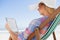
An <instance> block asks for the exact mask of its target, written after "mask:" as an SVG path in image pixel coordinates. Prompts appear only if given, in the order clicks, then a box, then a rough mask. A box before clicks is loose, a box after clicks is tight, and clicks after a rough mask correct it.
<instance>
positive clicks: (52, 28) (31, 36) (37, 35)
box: [27, 7, 60, 40]
mask: <svg viewBox="0 0 60 40" xmlns="http://www.w3.org/2000/svg"><path fill="white" fill-rule="evenodd" d="M59 12H60V7H58V8H57V9H56V10H55V11H54V14H53V15H51V17H49V18H48V19H47V20H45V21H44V23H42V24H41V25H40V26H39V28H36V29H35V31H34V32H33V33H31V34H30V36H29V37H28V39H27V40H32V38H33V37H34V36H36V40H45V39H47V38H48V37H49V35H50V34H51V33H52V32H53V37H54V40H56V37H55V33H54V29H55V28H56V26H57V23H58V22H59V20H60V18H59V17H60V13H59ZM57 14H58V16H57ZM56 16H57V17H56ZM53 19H54V21H53V22H52V24H51V26H50V27H49V28H48V31H47V32H46V34H45V35H44V36H43V37H42V38H40V36H39V35H40V33H39V30H41V29H42V28H43V27H44V26H45V25H46V24H47V23H49V22H50V21H52V20H53Z"/></svg>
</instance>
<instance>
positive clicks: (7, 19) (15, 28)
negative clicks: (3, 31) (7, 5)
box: [6, 18, 18, 32]
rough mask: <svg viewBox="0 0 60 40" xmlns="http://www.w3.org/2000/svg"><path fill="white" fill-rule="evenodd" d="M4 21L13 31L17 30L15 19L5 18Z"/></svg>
mask: <svg viewBox="0 0 60 40" xmlns="http://www.w3.org/2000/svg"><path fill="white" fill-rule="evenodd" d="M6 22H7V23H8V24H9V26H10V28H11V30H12V31H13V32H18V27H17V24H16V20H15V19H13V18H6Z"/></svg>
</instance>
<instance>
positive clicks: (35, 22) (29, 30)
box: [18, 16, 51, 40]
mask: <svg viewBox="0 0 60 40" xmlns="http://www.w3.org/2000/svg"><path fill="white" fill-rule="evenodd" d="M47 18H48V17H46V16H44V17H42V18H38V19H34V20H32V21H31V23H30V24H29V26H28V28H26V30H25V31H24V32H22V33H20V34H18V39H19V40H27V38H28V36H29V35H30V34H31V33H32V32H34V30H35V29H36V28H37V27H39V25H40V24H41V23H42V22H44V20H46V19H47ZM50 24H51V22H50V23H48V24H47V25H46V26H45V27H44V28H43V29H42V30H40V34H41V35H40V36H41V37H42V36H43V35H44V34H45V33H46V31H47V29H48V28H49V26H50ZM32 40H36V38H35V37H34V38H33V39H32Z"/></svg>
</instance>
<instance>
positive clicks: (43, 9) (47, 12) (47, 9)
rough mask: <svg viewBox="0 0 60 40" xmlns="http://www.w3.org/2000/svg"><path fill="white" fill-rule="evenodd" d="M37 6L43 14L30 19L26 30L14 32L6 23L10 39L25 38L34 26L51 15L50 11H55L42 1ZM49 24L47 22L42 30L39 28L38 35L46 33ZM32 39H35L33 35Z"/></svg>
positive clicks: (21, 39) (18, 39) (24, 39)
mask: <svg viewBox="0 0 60 40" xmlns="http://www.w3.org/2000/svg"><path fill="white" fill-rule="evenodd" d="M38 7H39V8H38V11H39V13H40V14H41V15H43V17H41V18H38V19H34V20H32V21H31V23H30V24H29V27H28V28H26V30H25V31H24V32H21V33H19V34H15V33H14V32H13V31H12V30H11V29H10V28H9V24H8V23H7V24H6V28H7V30H8V31H9V33H10V36H11V39H12V40H27V38H28V36H29V35H30V34H31V33H32V32H34V30H35V28H37V27H39V25H40V24H41V23H42V22H44V20H46V19H47V18H48V17H49V16H51V15H52V13H53V12H54V11H55V9H54V8H50V7H48V6H46V5H45V4H44V3H43V2H40V3H39V5H38ZM50 24H51V22H49V23H48V24H47V25H46V26H45V27H44V28H43V29H42V30H40V34H41V35H40V37H42V36H44V34H45V33H46V31H47V29H48V27H49V26H50ZM32 40H36V38H35V37H34V38H33V39H32Z"/></svg>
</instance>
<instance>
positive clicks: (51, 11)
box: [39, 3, 55, 15]
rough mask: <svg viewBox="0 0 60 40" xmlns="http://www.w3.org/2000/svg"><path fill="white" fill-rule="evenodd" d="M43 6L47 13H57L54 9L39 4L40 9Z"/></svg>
mask: <svg viewBox="0 0 60 40" xmlns="http://www.w3.org/2000/svg"><path fill="white" fill-rule="evenodd" d="M42 6H44V7H45V9H46V10H47V12H49V14H50V15H52V13H53V12H54V11H55V9H54V8H50V7H48V6H46V5H45V4H44V3H39V7H42Z"/></svg>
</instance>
